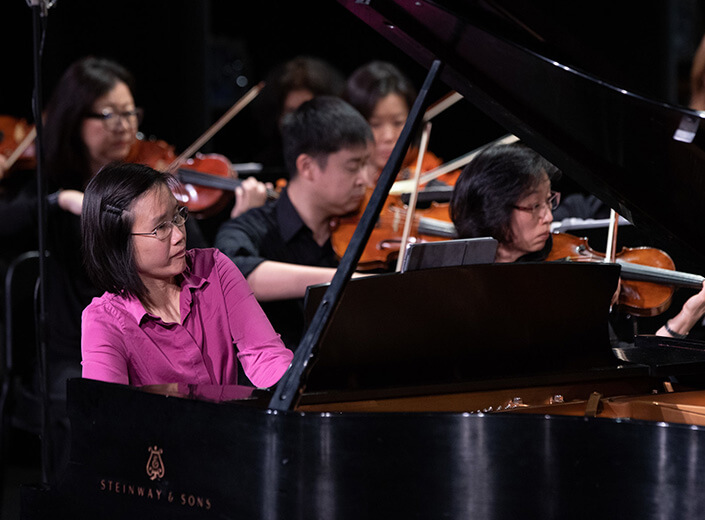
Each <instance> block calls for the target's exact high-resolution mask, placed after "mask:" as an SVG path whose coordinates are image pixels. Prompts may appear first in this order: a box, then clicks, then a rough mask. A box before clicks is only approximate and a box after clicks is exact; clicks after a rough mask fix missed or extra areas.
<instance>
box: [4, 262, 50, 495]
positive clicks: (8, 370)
mask: <svg viewBox="0 0 705 520" xmlns="http://www.w3.org/2000/svg"><path fill="white" fill-rule="evenodd" d="M38 276H39V253H38V252H37V251H28V252H25V253H22V254H21V255H19V256H17V257H16V258H15V259H14V260H13V261H12V262H11V263H10V264H9V265H8V268H7V271H6V274H5V294H4V297H5V298H4V305H5V309H4V311H5V316H4V321H5V338H4V342H3V344H2V345H1V346H2V356H1V357H0V461H6V460H7V454H8V444H9V443H8V438H9V435H10V433H11V429H13V428H14V429H17V430H20V431H23V432H26V433H29V434H31V435H36V436H37V437H38V436H39V435H40V433H41V424H42V422H41V418H42V400H41V397H40V393H39V391H38V390H36V388H37V387H36V385H35V381H34V380H35V369H36V363H35V361H36V357H37V348H36V345H37V341H36V319H35V316H36V302H37V297H36V294H37V288H38V285H39V278H38ZM4 464H5V463H4V462H3V463H2V465H1V466H0V484H1V483H2V482H1V480H2V478H3V476H4V472H5V466H4ZM0 500H1V497H0Z"/></svg>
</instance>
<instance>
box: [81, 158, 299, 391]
mask: <svg viewBox="0 0 705 520" xmlns="http://www.w3.org/2000/svg"><path fill="white" fill-rule="evenodd" d="M171 183H172V179H171V177H170V176H169V175H168V174H164V173H161V172H158V171H155V170H153V169H151V168H149V167H147V166H144V165H136V164H119V163H118V164H111V165H108V166H106V167H105V168H103V169H102V170H101V171H100V172H99V173H98V174H97V175H96V176H94V177H93V178H92V179H91V181H90V182H89V184H88V186H87V188H86V192H85V198H84V202H83V213H82V216H81V222H82V224H81V233H82V238H83V253H84V263H85V265H86V269H87V271H88V274H89V276H90V277H91V279H92V280H93V282H94V284H95V285H96V287H98V288H99V289H100V290H103V291H105V293H104V294H103V295H102V296H101V297H99V298H95V299H94V300H93V301H92V303H91V304H90V305H89V306H88V307H87V308H86V309H85V310H84V312H83V319H82V338H81V351H82V357H83V361H82V365H83V376H84V377H86V378H90V379H98V380H102V381H108V382H115V383H122V384H130V385H140V386H141V385H151V384H163V383H192V384H234V383H236V382H237V372H238V370H237V369H238V363H240V364H241V365H242V368H243V370H244V372H245V374H246V375H247V376H248V377H249V379H250V380H251V381H252V383H253V384H254V385H255V386H258V387H269V386H272V385H274V384H275V383H276V382H277V381H278V380H279V378H280V377H281V376H282V374H283V373H284V372H285V371H286V369H287V367H288V366H289V363H290V361H291V359H292V357H293V354H292V352H291V351H290V350H287V349H286V348H285V347H284V344H283V343H282V341H281V339H280V337H279V335H278V334H277V333H276V332H275V331H274V329H273V328H272V326H271V325H270V323H269V321H268V320H267V318H266V316H265V314H264V312H263V311H262V309H261V308H260V306H259V304H258V303H257V301H256V300H255V298H254V296H253V294H252V291H251V289H250V287H249V286H248V284H247V281H246V280H245V278H244V277H243V276H242V275H241V274H240V272H239V271H238V269H237V268H236V267H235V265H234V264H233V263H232V261H230V260H229V259H228V258H227V257H226V256H225V255H223V254H222V253H220V252H219V251H218V250H216V249H191V250H187V249H186V233H185V227H184V224H185V222H186V219H187V217H188V212H187V210H186V208H184V207H180V206H179V205H178V204H177V201H176V199H175V198H174V196H173V194H172V192H171V189H170V186H171Z"/></svg>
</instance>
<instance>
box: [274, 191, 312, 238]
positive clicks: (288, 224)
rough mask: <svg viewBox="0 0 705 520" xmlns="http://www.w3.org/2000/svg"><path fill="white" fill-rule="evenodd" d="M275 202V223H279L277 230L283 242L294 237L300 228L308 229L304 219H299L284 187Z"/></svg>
mask: <svg viewBox="0 0 705 520" xmlns="http://www.w3.org/2000/svg"><path fill="white" fill-rule="evenodd" d="M276 204H277V207H276V210H277V223H278V224H279V230H280V232H281V235H282V238H283V239H284V242H288V241H289V240H291V239H292V238H294V236H296V234H297V233H298V232H299V231H301V229H303V228H306V229H308V228H307V227H306V224H304V221H303V220H301V217H300V216H299V214H298V213H297V211H296V208H294V205H293V204H292V203H291V200H290V199H289V195H288V194H287V191H286V188H285V189H283V190H282V192H281V194H280V195H279V198H278V199H277V203H276Z"/></svg>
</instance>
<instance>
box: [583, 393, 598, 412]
mask: <svg viewBox="0 0 705 520" xmlns="http://www.w3.org/2000/svg"><path fill="white" fill-rule="evenodd" d="M601 399H602V394H601V393H600V392H593V393H592V394H590V397H589V398H588V401H587V405H586V406H585V417H597V414H598V413H599V411H600V400H601Z"/></svg>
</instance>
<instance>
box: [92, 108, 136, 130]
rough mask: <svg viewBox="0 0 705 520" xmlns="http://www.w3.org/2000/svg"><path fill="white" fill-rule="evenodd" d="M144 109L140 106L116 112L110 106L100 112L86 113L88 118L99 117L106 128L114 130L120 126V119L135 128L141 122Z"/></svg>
mask: <svg viewBox="0 0 705 520" xmlns="http://www.w3.org/2000/svg"><path fill="white" fill-rule="evenodd" d="M143 115H144V111H143V110H142V109H141V108H133V109H132V110H125V111H123V112H116V111H115V110H112V109H110V108H106V109H105V110H102V111H101V112H92V113H90V114H88V115H86V117H87V118H89V119H100V120H101V121H102V122H103V126H104V127H105V129H106V130H108V131H110V132H114V131H115V130H118V129H119V128H120V125H121V124H122V121H123V120H124V121H126V122H127V124H128V125H129V126H130V127H134V128H137V127H138V126H139V124H140V123H141V122H142V116H143Z"/></svg>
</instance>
